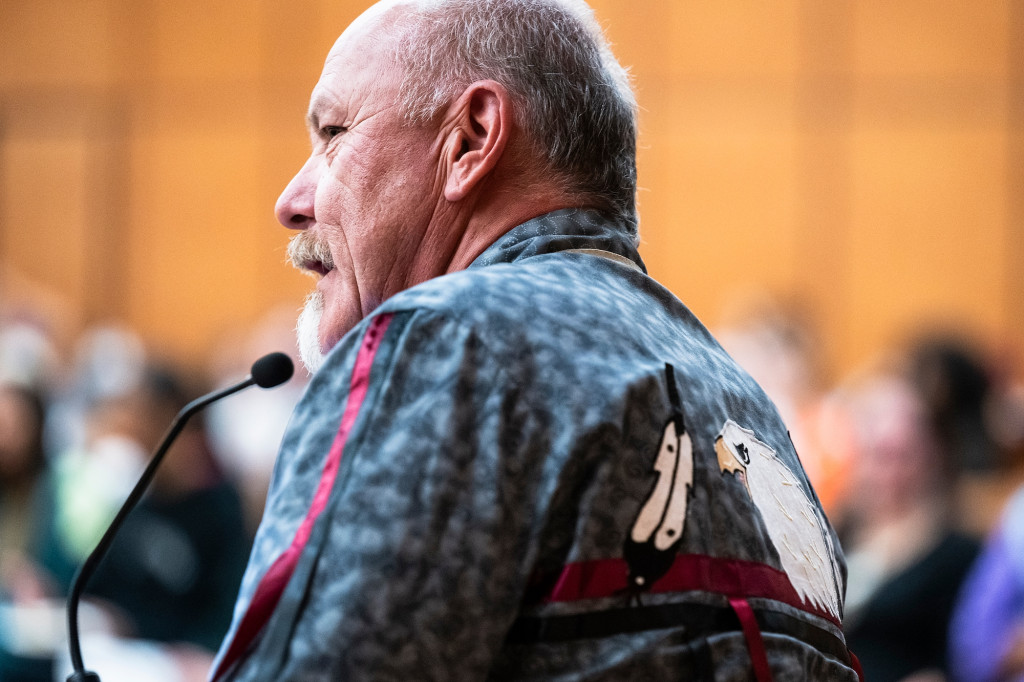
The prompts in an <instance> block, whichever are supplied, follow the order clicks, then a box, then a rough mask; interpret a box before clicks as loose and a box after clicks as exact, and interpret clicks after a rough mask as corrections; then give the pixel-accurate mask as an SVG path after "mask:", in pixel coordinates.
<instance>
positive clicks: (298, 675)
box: [213, 0, 856, 680]
mask: <svg viewBox="0 0 1024 682" xmlns="http://www.w3.org/2000/svg"><path fill="white" fill-rule="evenodd" d="M308 123H309V129H310V135H311V138H312V146H313V149H312V154H311V155H310V157H309V160H308V161H307V162H306V164H305V165H304V166H303V167H302V169H301V170H300V171H299V173H298V174H297V175H296V176H295V178H294V179H293V180H292V182H291V183H290V184H289V185H288V187H287V188H286V189H285V191H284V193H283V194H282V196H281V198H280V200H279V202H278V206H277V214H278V218H279V219H280V221H281V222H282V223H283V224H284V225H285V226H286V227H288V228H291V229H294V230H296V231H297V234H296V235H295V237H294V238H293V241H292V244H291V247H290V253H291V258H292V261H293V262H294V263H295V264H296V265H298V266H299V267H301V268H303V269H305V270H308V271H310V272H312V273H315V274H316V275H318V276H319V281H318V282H317V285H316V291H315V292H314V293H313V294H312V295H311V296H310V298H309V300H308V301H307V304H306V307H305V309H304V311H303V313H302V315H301V317H300V321H299V334H300V346H301V349H302V353H303V356H304V360H305V362H306V364H307V365H308V366H309V367H310V368H311V370H315V371H316V374H315V376H314V377H313V379H312V381H311V383H310V385H309V388H308V390H307V392H306V394H305V396H304V398H303V399H302V401H301V403H300V404H299V405H298V407H297V408H296V412H295V414H294V416H293V419H292V422H291V426H290V428H289V431H288V433H287V435H286V436H285V439H284V442H283V444H282V450H281V454H280V457H279V460H278V464H277V469H276V471H275V475H274V480H273V483H272V485H271V489H270V492H269V496H268V500H267V506H266V511H265V517H264V521H263V524H262V525H261V528H260V530H259V533H258V536H257V538H256V543H255V546H254V549H253V553H252V556H251V559H250V564H249V568H248V571H247V573H246V576H245V579H244V581H243V584H242V587H241V594H240V596H239V600H238V605H237V607H236V612H235V618H234V622H233V624H232V626H231V630H230V631H229V633H228V636H227V638H226V639H225V642H224V645H223V647H222V649H221V652H220V654H219V656H218V662H217V664H216V666H215V669H214V672H213V676H214V678H215V679H232V680H343V679H346V680H347V679H358V680H363V679H386V680H410V679H451V680H471V679H527V678H528V679H536V680H554V679H560V680H566V679H590V680H598V679H602V680H604V679H607V680H619V679H644V680H656V679H666V680H667V679H672V680H680V679H712V678H713V679H748V678H749V677H750V676H751V675H754V676H756V678H757V679H758V680H767V679H771V677H772V676H773V675H774V677H775V678H776V679H780V680H783V679H784V680H793V679H823V680H824V679H828V680H850V679H855V678H856V675H855V673H854V672H853V667H852V666H853V665H855V664H854V663H853V659H852V658H851V656H850V654H849V652H848V651H847V649H846V646H845V643H844V639H843V634H842V631H841V628H840V622H841V617H842V595H843V589H844V583H845V570H844V567H843V561H842V557H841V553H840V551H839V547H838V544H837V541H836V539H835V536H834V534H833V532H832V530H831V528H830V527H829V525H828V523H827V521H826V520H825V518H824V516H823V515H822V513H821V511H820V508H819V505H818V504H817V498H816V497H815V496H814V493H813V492H812V491H811V487H810V485H809V484H808V481H807V479H806V476H805V475H804V473H803V471H802V469H801V467H800V465H799V462H798V460H797V457H796V454H795V453H794V451H793V447H792V444H791V442H790V440H789V438H788V435H787V432H786V429H785V426H784V425H783V424H782V423H781V421H780V419H779V417H778V415H777V412H776V411H775V409H774V407H773V406H772V405H771V403H770V402H769V401H768V399H767V398H766V397H765V396H764V394H763V393H762V392H761V391H760V389H759V388H758V387H757V386H756V384H754V382H753V381H752V380H751V379H750V378H749V377H748V376H747V375H746V374H745V373H744V372H743V371H742V370H740V369H739V368H738V367H737V366H736V365H735V364H734V363H733V362H732V361H731V360H730V359H729V358H728V356H727V355H726V354H725V353H724V352H723V351H722V350H721V348H719V346H718V345H717V344H716V343H715V341H714V340H713V339H712V338H711V337H710V336H709V334H708V333H707V331H706V330H705V329H704V328H703V327H702V326H701V325H700V324H699V323H698V322H697V320H696V319H694V317H693V316H692V315H691V314H690V313H689V312H688V311H687V310H686V308H685V307H684V306H683V305H682V304H681V303H680V302H679V301H678V300H677V299H676V298H674V297H673V296H672V295H671V294H670V293H669V292H668V291H666V290H665V289H664V288H663V287H661V286H660V285H658V283H657V282H655V281H654V280H652V279H651V278H650V277H648V276H647V274H646V273H645V270H644V267H643V263H642V262H641V260H640V258H639V256H638V255H637V252H636V248H635V246H636V241H637V235H636V232H637V229H636V228H637V218H636V212H635V207H634V193H635V188H636V181H635V175H636V173H635V135H636V125H635V103H634V100H633V95H632V93H631V91H630V88H629V84H628V80H627V78H626V74H625V72H624V70H623V68H622V67H621V66H620V65H619V64H618V63H617V62H616V61H615V59H614V57H613V56H612V54H611V52H610V50H609V48H608V45H607V43H606V41H605V39H604V38H603V36H602V34H601V31H600V29H599V28H598V27H597V25H596V23H595V20H594V17H593V15H592V12H591V11H590V9H589V8H588V7H587V6H586V5H585V4H584V3H583V2H582V1H581V0H405V1H399V2H394V1H390V2H383V3H379V4H377V5H375V6H374V7H372V8H371V9H370V10H368V11H367V12H366V13H365V14H363V15H362V16H361V17H360V18H359V19H357V20H356V21H355V22H354V23H353V24H352V25H351V26H350V27H349V28H348V29H347V30H346V31H345V32H344V34H343V35H342V36H341V37H340V38H339V39H338V41H337V43H336V44H335V45H334V47H333V48H332V50H331V51H330V54H329V55H328V57H327V61H326V64H325V66H324V70H323V74H322V75H321V77H320V81H319V83H317V85H316V87H315V89H314V90H313V95H312V100H311V104H310V109H309V116H308Z"/></svg>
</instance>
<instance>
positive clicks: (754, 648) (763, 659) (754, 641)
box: [729, 599, 772, 682]
mask: <svg viewBox="0 0 1024 682" xmlns="http://www.w3.org/2000/svg"><path fill="white" fill-rule="evenodd" d="M729 606H731V607H732V610H733V611H735V612H736V617H737V618H739V619H740V627H741V628H743V639H745V640H746V642H747V652H749V653H750V662H751V664H752V665H753V668H754V679H756V680H757V682H772V670H771V668H769V667H768V654H767V652H766V651H765V650H764V639H763V638H762V637H761V628H760V626H759V625H758V624H757V618H756V617H755V616H754V609H752V608H750V603H749V602H747V600H746V599H730V600H729Z"/></svg>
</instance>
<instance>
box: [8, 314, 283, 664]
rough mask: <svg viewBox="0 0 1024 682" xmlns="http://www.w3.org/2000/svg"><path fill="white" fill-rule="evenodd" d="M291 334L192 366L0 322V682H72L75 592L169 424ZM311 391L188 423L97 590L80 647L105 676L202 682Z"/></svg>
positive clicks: (104, 336)
mask: <svg viewBox="0 0 1024 682" xmlns="http://www.w3.org/2000/svg"><path fill="white" fill-rule="evenodd" d="M3 309H4V308H3V306H2V305H0V310H3ZM293 325H294V319H287V320H286V318H285V317H284V316H283V315H282V314H281V313H280V312H278V313H277V314H276V315H271V316H268V317H267V319H266V320H265V322H264V323H262V324H260V325H257V326H256V327H255V328H254V329H252V330H243V331H240V332H239V333H237V334H235V335H233V336H231V337H230V342H231V343H232V344H233V350H234V352H233V353H231V352H228V351H226V350H220V351H218V352H217V353H215V354H214V357H213V358H212V359H211V360H210V361H209V362H208V363H206V364H207V365H208V367H206V368H203V367H200V368H195V367H191V368H182V367H174V366H171V365H170V364H167V363H166V362H163V361H161V360H160V359H159V358H156V357H153V356H152V354H151V352H150V351H149V350H148V349H147V348H146V347H145V345H144V344H143V342H142V341H141V340H140V339H139V337H138V336H137V335H136V334H135V333H133V332H132V331H131V330H129V329H126V328H123V327H121V326H117V325H101V326H95V327H91V328H88V329H87V330H86V331H85V332H84V333H82V334H81V335H80V336H79V337H78V338H76V339H74V340H73V343H72V344H71V347H70V349H69V350H68V351H67V352H66V353H63V354H62V353H60V352H58V350H57V349H58V348H59V347H60V344H59V343H57V342H56V340H55V339H53V338H50V335H49V334H48V332H47V327H46V326H45V324H43V323H41V322H40V320H26V319H25V316H23V315H11V314H9V313H8V314H3V313H0V680H3V681H4V682H22V681H23V682H36V681H38V682H43V681H46V682H49V681H50V680H63V679H64V677H65V676H66V674H67V673H68V672H69V662H68V660H67V655H66V623H65V616H64V598H65V596H66V594H67V592H68V589H69V588H70V585H71V582H72V579H73V577H74V575H75V572H76V571H77V569H78V567H79V566H80V565H81V563H82V562H83V561H84V559H85V558H86V557H87V556H88V554H89V553H90V552H91V551H92V550H93V548H94V547H95V546H96V543H97V542H98V541H99V539H100V537H101V535H102V533H103V532H104V531H105V529H106V527H107V524H108V523H109V522H110V521H111V520H112V518H113V516H114V514H115V513H116V511H117V510H118V509H119V508H120V506H121V504H122V503H123V501H124V499H125V497H126V496H127V494H128V493H129V491H130V490H131V488H132V487H133V486H134V484H135V482H136V480H137V478H138V476H139V475H140V474H141V472H142V470H143V468H144V467H145V465H146V463H147V462H148V461H149V458H150V455H151V453H152V452H153V450H154V449H155V447H156V446H157V444H158V443H159V441H160V440H161V438H162V437H163V435H164V434H165V433H166V431H167V429H168V427H169V425H170V423H171V421H172V420H173V418H174V416H175V415H176V413H177V412H178V410H179V409H180V408H181V407H183V406H184V405H185V404H186V403H187V402H189V401H190V400H192V399H193V398H195V397H197V396H198V395H200V394H202V393H204V392H206V391H207V390H210V389H212V388H214V387H216V386H219V385H225V384H227V383H230V382H233V381H237V380H239V379H241V378H243V377H244V376H245V375H246V374H247V373H248V369H249V363H251V361H252V360H254V359H255V358H257V357H259V356H260V355H261V354H263V353H266V352H268V351H270V350H278V349H281V348H284V349H288V348H290V347H291V346H292V345H293V341H292V332H291V328H292V326H293ZM64 358H66V360H64ZM302 384H303V381H302V380H301V379H299V380H296V381H294V382H293V383H292V385H291V386H289V387H288V389H287V390H283V391H276V392H270V391H267V392H263V391H251V393H252V394H253V395H254V396H257V397H256V398H255V399H250V400H249V401H248V402H245V401H243V402H244V403H245V404H244V405H236V406H235V407H233V408H229V409H227V410H220V411H216V412H214V413H212V414H210V415H204V414H200V415H198V416H196V417H193V418H192V419H191V420H190V422H189V424H188V426H187V427H186V429H185V430H184V431H183V432H182V433H181V435H180V436H179V437H178V439H177V441H176V442H175V444H174V446H173V447H172V448H171V449H170V451H169V452H168V453H167V456H166V458H165V459H164V462H163V464H162V466H161V468H160V470H159V472H158V474H157V476H156V478H155V479H154V481H153V484H152V486H151V488H150V491H149V493H147V495H146V496H145V497H144V498H143V499H142V501H141V502H140V503H139V505H138V506H137V507H136V509H135V510H134V511H133V512H132V514H131V515H129V516H128V518H127V520H126V522H125V525H124V526H123V528H122V530H121V532H120V533H119V535H118V537H117V540H116V541H115V543H114V544H113V546H112V547H111V550H110V552H109V554H108V556H107V558H106V559H105V560H104V561H103V562H102V563H101V564H100V566H99V568H98V570H97V572H96V574H95V575H94V577H93V578H92V580H91V581H90V582H89V584H88V587H87V589H86V591H85V599H86V604H85V605H84V606H83V609H82V612H81V623H82V632H83V649H84V651H87V652H88V654H87V664H88V665H89V667H91V668H93V669H98V670H102V671H103V679H104V680H105V681H106V682H118V680H134V681H136V682H145V681H147V680H154V681H159V682H163V681H165V680H166V682H190V681H191V680H205V679H206V674H207V671H208V668H209V665H210V663H211V661H212V657H213V654H214V652H215V651H216V648H217V646H218V645H219V643H220V639H221V637H222V636H223V633H224V632H225V630H226V629H227V626H228V623H229V621H230V617H231V609H232V606H233V604H234V598H235V595H236V594H237V589H238V582H239V580H240V579H241V574H242V571H243V569H244V567H245V562H246V559H247V556H248V552H249V549H250V544H251V538H252V533H253V531H254V530H255V527H254V526H255V524H254V521H253V519H257V518H258V517H259V514H260V512H261V509H260V505H261V504H262V497H263V494H264V493H265V490H266V485H267V482H268V481H269V476H270V469H271V467H272V464H273V454H274V453H275V452H276V449H277V445H278V441H279V440H280V437H281V433H282V432H283V429H284V423H285V420H286V419H287V416H288V414H289V413H290V412H291V407H292V404H293V403H294V401H295V400H296V399H297V396H298V394H299V393H300V392H301V390H302ZM243 395H245V394H243ZM239 398H241V396H239ZM211 425H212V426H211Z"/></svg>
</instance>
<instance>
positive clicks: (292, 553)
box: [210, 313, 393, 682]
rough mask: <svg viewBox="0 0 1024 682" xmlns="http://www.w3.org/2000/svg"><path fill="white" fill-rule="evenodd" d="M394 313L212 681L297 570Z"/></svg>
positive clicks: (366, 340)
mask: <svg viewBox="0 0 1024 682" xmlns="http://www.w3.org/2000/svg"><path fill="white" fill-rule="evenodd" d="M392 317H393V315H391V314H390V313H385V314H383V315H378V316H377V317H375V318H373V320H372V321H371V322H370V326H369V329H367V331H366V335H365V336H364V337H363V342H362V345H361V346H360V348H359V353H358V355H357V356H356V363H355V367H354V368H353V370H352V380H351V382H350V384H349V392H348V399H347V400H346V402H345V411H344V413H342V417H341V425H340V426H339V427H338V433H337V434H336V435H335V436H334V442H333V443H331V449H330V451H329V452H328V453H327V460H326V461H325V462H324V468H323V472H322V473H321V474H320V482H319V484H318V485H317V488H316V492H315V493H314V495H313V501H312V502H311V503H310V505H309V510H308V511H307V512H306V517H305V518H304V519H303V520H302V523H301V524H299V528H298V530H297V531H296V532H295V537H294V538H293V539H292V542H291V544H290V545H289V546H288V548H287V549H285V550H284V552H282V553H281V554H280V555H279V556H278V557H277V559H275V560H274V563H273V564H271V566H270V568H269V569H267V572H266V573H265V574H263V578H262V579H261V580H260V583H259V585H257V586H256V590H255V592H254V593H253V596H252V600H251V601H250V602H249V608H248V609H247V610H246V612H245V615H244V616H243V617H242V620H241V622H240V623H239V624H238V628H237V629H236V630H235V635H234V637H233V638H232V640H231V644H230V645H229V646H228V649H227V651H226V652H225V653H224V658H222V659H221V661H220V664H219V665H218V666H217V669H216V671H215V672H214V674H213V676H212V677H211V678H210V680H211V682H212V681H214V680H217V679H219V678H220V677H221V676H222V675H224V674H225V673H226V672H227V671H228V670H229V669H230V668H231V667H232V666H233V665H234V664H235V663H236V662H237V661H238V660H240V659H241V658H242V656H243V655H244V654H245V652H246V651H247V650H248V649H249V647H250V645H252V643H253V641H254V640H255V639H256V637H257V636H258V635H259V633H260V631H261V630H262V629H263V626H264V625H265V624H266V622H267V621H268V620H270V616H271V614H272V613H273V612H274V608H275V607H276V606H277V602H278V601H279V600H280V598H281V594H282V593H283V592H284V588H285V586H286V585H287V584H288V580H289V579H290V578H291V576H292V573H293V572H294V571H295V566H296V564H297V563H298V561H299V556H300V555H301V554H302V550H303V548H304V547H305V546H306V542H307V541H308V540H309V535H310V533H311V532H312V531H313V524H314V523H315V522H316V520H317V517H318V516H319V515H320V512H322V511H323V510H324V507H326V506H327V500H328V499H329V498H330V495H331V490H332V489H333V487H334V481H335V479H336V478H337V475H338V469H339V467H340V464H341V456H342V453H343V452H344V450H345V443H346V442H347V441H348V436H349V433H351V431H352V426H353V425H354V424H355V422H356V418H357V417H358V416H359V411H360V409H361V408H362V406H363V401H364V400H365V398H366V392H367V390H368V388H369V386H370V369H371V368H372V367H373V360H374V357H375V356H376V354H377V349H378V348H379V347H380V341H381V339H382V338H383V337H384V332H386V331H387V328H388V324H390V322H391V318H392Z"/></svg>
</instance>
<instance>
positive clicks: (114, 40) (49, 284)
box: [0, 0, 1024, 370]
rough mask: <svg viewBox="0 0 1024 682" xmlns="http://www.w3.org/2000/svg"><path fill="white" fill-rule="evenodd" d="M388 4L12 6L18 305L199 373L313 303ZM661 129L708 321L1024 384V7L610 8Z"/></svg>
mask: <svg viewBox="0 0 1024 682" xmlns="http://www.w3.org/2000/svg"><path fill="white" fill-rule="evenodd" d="M366 4H367V3H366V2H365V1H359V2H355V1H344V0H333V1H328V0H292V1H289V2H271V1H270V0H262V1H258V2H252V1H251V0H250V1H248V2H237V1H234V0H223V1H222V2H218V3H209V2H199V1H198V0H144V1H143V0H5V2H3V3H0V267H2V268H3V273H2V275H3V276H2V279H0V284H3V285H4V286H5V287H6V294H7V295H8V297H10V296H11V295H14V296H17V295H22V294H21V292H23V291H25V290H27V289H28V288H29V285H27V284H26V282H28V283H38V284H41V285H43V286H44V287H45V289H46V291H48V292H49V293H48V295H46V296H42V295H38V294H37V296H38V298H39V300H40V301H43V303H41V305H45V306H47V308H48V309H49V310H56V311H59V322H60V324H62V325H63V327H64V328H65V329H66V330H69V332H70V331H73V330H74V329H77V328H78V327H79V326H80V325H82V324H85V323H88V322H92V321H97V320H104V319H110V318H116V319H123V320H126V321H128V322H129V323H131V324H132V325H134V326H136V327H137V328H138V329H139V330H140V331H141V332H142V333H143V334H144V336H145V337H146V338H147V339H148V340H150V341H151V342H152V343H153V344H154V345H155V347H156V348H158V349H159V350H160V351H161V352H163V353H167V354H170V355H172V356H174V357H177V358H179V359H182V360H186V361H196V362H198V361H199V360H200V358H204V357H205V355H206V353H207V352H208V350H209V349H210V348H211V347H212V346H213V345H214V344H215V343H216V342H217V340H218V339H220V338H222V336H223V335H224V334H225V333H227V332H229V331H230V330H232V329H233V328H235V327H237V326H238V325H242V324H248V323H250V322H252V321H253V320H255V319H256V318H258V317H259V316H260V315H261V314H262V313H263V312H264V311H266V310H268V309H270V308H272V307H274V306H275V305H277V304H285V305H288V306H292V307H295V308H297V307H298V306H299V304H300V302H301V299H302V295H303V293H304V292H305V291H306V289H307V288H308V286H309V283H308V281H307V280H305V279H304V278H302V277H301V276H300V275H298V274H297V273H295V272H293V271H291V270H290V269H289V268H287V267H285V266H284V265H283V264H282V263H283V259H284V245H285V243H286V237H287V236H286V233H285V230H284V229H283V228H280V227H278V226H277V224H276V222H275V221H274V218H273V215H272V207H273V203H274V200H275V198H276V196H277V193H278V192H279V191H280V189H281V188H282V187H283V186H284V184H285V183H286V182H287V180H288V178H289V177H290V175H291V173H292V172H294V170H295V169H296V168H297V167H298V166H299V164H301V162H302V160H303V159H304V157H305V154H306V149H307V144H308V142H307V139H306V135H305V131H304V129H303V120H302V119H303V115H304V112H305V106H306V102H307V97H308V92H309V89H310V87H311V86H312V84H313V83H314V82H315V80H316V77H317V75H318V73H319V69H320V66H321V63H322V59H323V56H324V54H325V53H326V51H327V49H328V48H329V47H330V45H331V43H332V42H333V39H334V37H335V36H336V34H337V33H338V32H339V31H340V29H341V28H342V27H343V26H344V25H345V24H346V23H347V22H348V21H349V20H350V19H351V18H353V17H354V16H355V15H356V14H357V13H358V12H359V11H360V10H361V9H362V8H363V7H364V6H365V5H366ZM593 4H594V6H595V8H596V9H597V12H598V15H599V17H600V18H601V20H602V23H603V24H604V25H605V26H606V27H607V29H608V32H609V34H610V36H611V38H612V40H613V42H614V43H615V46H616V52H617V53H618V55H619V57H620V58H621V59H622V61H623V62H624V63H626V64H628V65H631V67H632V71H633V74H634V76H635V80H636V85H637V89H638V94H639V99H640V103H641V105H642V107H643V111H642V113H641V152H640V157H639V163H640V184H641V186H642V190H641V194H640V208H641V219H642V230H643V238H644V243H643V246H642V254H643V255H644V257H645V259H646V260H647V262H648V265H649V267H650V269H651V271H652V272H653V273H654V274H655V276H657V277H658V278H659V279H660V280H661V281H662V282H664V283H665V284H666V285H667V286H668V287H669V288H670V289H672V290H673V291H674V292H675V293H676V294H678V295H679V296H680V297H681V298H682V299H683V300H684V301H685V302H687V303H688V304H689V305H690V306H691V308H692V309H693V310H694V311H695V312H696V313H697V314H698V315H700V316H701V317H702V318H704V319H705V320H706V321H707V322H709V323H712V324H714V323H715V322H716V320H717V319H718V318H719V316H720V315H721V312H722V310H723V309H724V308H726V307H727V306H728V305H729V304H730V302H731V301H733V300H734V299H735V298H736V297H737V296H743V295H746V294H748V293H749V292H751V291H757V290H765V291H767V292H769V293H771V294H772V295H774V296H777V297H778V298H780V299H782V300H784V301H789V302H794V303H796V304H799V305H800V306H802V307H803V308H804V309H806V310H808V311H810V312H811V313H812V315H813V316H814V317H815V318H816V319H817V321H818V323H819V324H820V326H821V335H822V337H823V338H824V339H825V341H826V356H827V358H828V359H829V360H831V361H832V364H833V366H834V368H836V369H838V370H843V369H848V368H850V367H852V366H854V365H856V364H857V363H859V362H862V361H864V360H865V359H867V358H868V357H869V356H871V355H872V354H873V353H874V352H875V351H876V350H878V349H879V348H881V347H883V346H885V345H886V344H888V343H890V342H892V341H894V340H897V339H899V338H901V337H902V336H904V335H905V334H907V333H909V332H910V331H912V330H914V329H916V328H918V327H919V326H920V325H922V324H930V323H933V322H944V323H953V322H955V323H957V324H958V325H960V326H962V327H965V328H966V329H968V330H970V331H971V332H972V333H974V334H975V335H977V336H978V337H979V338H980V339H981V340H982V341H983V342H985V343H986V344H988V345H989V346H990V347H1010V348H1013V349H1014V352H1015V353H1017V354H1018V357H1020V355H1019V354H1020V350H1021V349H1020V346H1021V343H1022V341H1021V339H1024V295H1022V294H1024V100H1022V98H1024V87H1022V86H1024V2H1022V1H1021V0H986V1H985V2H965V1H953V0H942V1H939V0H901V1H900V2H895V3H894V2H891V1H890V0H858V1H857V2H835V1H833V0H827V1H826V0H818V1H815V2H811V1H797V0H772V2H756V3H755V2H750V1H743V2H740V1H732V0H716V1H715V2H704V1H700V2H697V1H691V0H685V1H678V2H677V1H672V2H668V1H666V0H630V1H629V2H626V1H625V0H600V1H597V0H595V2H594V3H593Z"/></svg>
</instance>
